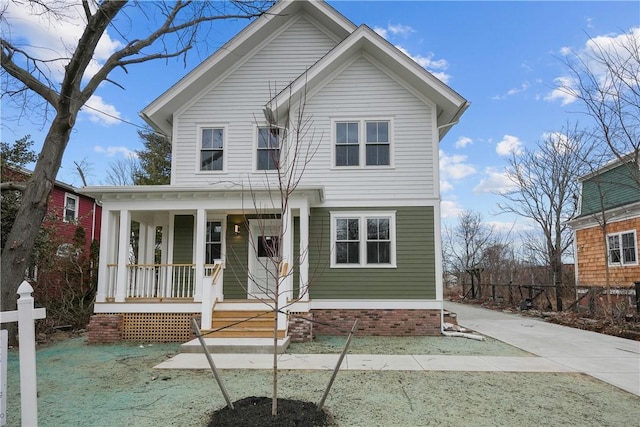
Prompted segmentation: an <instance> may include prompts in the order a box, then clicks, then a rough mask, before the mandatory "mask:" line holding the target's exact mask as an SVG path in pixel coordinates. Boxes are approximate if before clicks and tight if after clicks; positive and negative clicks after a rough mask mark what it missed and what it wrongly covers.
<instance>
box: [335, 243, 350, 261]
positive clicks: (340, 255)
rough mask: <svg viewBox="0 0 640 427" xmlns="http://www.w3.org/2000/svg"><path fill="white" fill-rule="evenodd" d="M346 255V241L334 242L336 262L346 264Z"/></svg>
mask: <svg viewBox="0 0 640 427" xmlns="http://www.w3.org/2000/svg"><path fill="white" fill-rule="evenodd" d="M347 260H348V257H347V242H337V243H336V264H346V263H347Z"/></svg>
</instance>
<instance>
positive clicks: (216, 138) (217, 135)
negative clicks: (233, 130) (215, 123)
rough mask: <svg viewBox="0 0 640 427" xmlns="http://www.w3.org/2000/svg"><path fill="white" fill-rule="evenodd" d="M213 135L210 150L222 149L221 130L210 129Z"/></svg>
mask: <svg viewBox="0 0 640 427" xmlns="http://www.w3.org/2000/svg"><path fill="white" fill-rule="evenodd" d="M212 133H213V142H212V143H213V145H212V148H218V149H222V140H223V130H222V129H212Z"/></svg>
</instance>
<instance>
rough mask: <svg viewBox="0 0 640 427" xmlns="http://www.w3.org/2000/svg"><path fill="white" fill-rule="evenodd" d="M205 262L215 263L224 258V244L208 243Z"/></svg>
mask: <svg viewBox="0 0 640 427" xmlns="http://www.w3.org/2000/svg"><path fill="white" fill-rule="evenodd" d="M205 252H206V253H205V260H204V262H205V264H214V263H215V262H216V260H219V259H220V258H222V255H221V254H222V245H221V244H220V243H207V245H206V247H205Z"/></svg>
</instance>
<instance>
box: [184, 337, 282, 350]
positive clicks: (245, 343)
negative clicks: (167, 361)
mask: <svg viewBox="0 0 640 427" xmlns="http://www.w3.org/2000/svg"><path fill="white" fill-rule="evenodd" d="M289 340H290V338H289V337H284V338H279V339H278V353H280V354H282V353H284V352H285V350H286V349H287V347H288V346H289ZM204 342H205V344H206V346H207V349H208V350H209V353H249V354H261V353H271V352H273V338H204ZM180 348H181V351H182V353H204V350H203V349H202V346H201V345H200V341H199V340H198V339H197V338H196V339H193V340H191V341H189V342H186V343H184V344H182V345H181V346H180Z"/></svg>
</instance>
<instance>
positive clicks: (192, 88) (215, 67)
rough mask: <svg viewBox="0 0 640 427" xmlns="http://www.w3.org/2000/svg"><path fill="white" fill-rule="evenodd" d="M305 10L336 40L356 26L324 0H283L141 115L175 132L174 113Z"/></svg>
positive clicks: (163, 129)
mask: <svg viewBox="0 0 640 427" xmlns="http://www.w3.org/2000/svg"><path fill="white" fill-rule="evenodd" d="M301 12H304V13H306V14H308V15H309V16H311V17H312V18H313V19H315V20H316V21H317V22H319V23H320V24H322V25H324V26H325V27H326V28H327V29H328V30H329V31H330V32H331V33H333V34H335V36H336V42H339V41H340V40H342V39H344V38H346V37H347V36H348V35H349V34H350V33H352V32H353V31H354V30H355V29H356V26H355V24H353V23H352V22H351V21H349V20H348V19H347V18H345V17H344V16H343V15H341V14H340V13H339V12H338V11H337V10H335V9H334V8H332V7H331V6H329V5H328V4H326V3H325V2H324V1H322V0H320V1H318V0H311V1H302V0H281V1H279V2H277V3H276V4H275V5H273V6H272V7H271V8H270V9H269V10H268V11H266V12H265V13H264V14H263V15H262V16H260V17H258V18H257V19H255V20H254V21H253V22H252V23H251V24H249V25H248V26H247V27H245V28H244V29H243V30H242V31H240V32H239V33H238V34H237V35H236V36H234V37H233V38H232V39H231V40H229V41H228V42H227V43H225V45H224V46H222V47H221V48H220V49H218V50H217V51H216V52H215V53H213V54H212V55H211V56H209V57H208V58H207V59H206V60H204V61H203V62H202V63H201V64H200V65H198V66H197V67H196V68H194V69H193V70H192V71H191V72H189V73H188V74H187V75H186V76H184V77H183V78H182V79H180V80H179V81H178V82H177V83H176V84H175V85H173V86H172V87H171V88H169V89H168V90H167V91H166V92H164V93H163V94H162V95H160V96H159V97H158V98H156V99H155V100H154V101H153V102H151V104H149V105H148V106H146V107H145V108H144V109H143V110H142V111H141V112H140V116H141V117H142V118H143V119H144V120H145V121H146V122H147V123H149V124H150V125H151V126H152V127H153V128H154V129H156V130H158V131H160V132H163V133H165V134H166V135H171V127H172V121H173V113H174V112H175V111H177V110H178V109H179V108H180V107H181V106H182V105H184V104H186V103H187V102H188V101H189V100H191V99H193V98H195V97H197V96H198V94H199V93H200V92H201V91H202V90H203V89H204V88H205V87H207V86H208V85H209V84H210V83H211V82H212V81H214V80H215V79H216V78H217V77H218V76H220V75H222V74H224V73H225V72H226V71H228V70H229V69H231V68H232V67H233V66H234V65H235V64H236V63H237V60H238V58H239V57H242V56H244V55H245V54H247V53H248V52H250V51H251V50H252V49H253V48H255V47H256V46H257V45H258V44H259V43H260V42H262V41H263V40H265V39H266V38H268V36H269V35H270V34H272V33H274V32H275V31H276V30H277V29H278V28H280V27H281V26H282V25H283V24H284V23H285V22H286V21H287V20H289V19H291V18H292V17H294V16H295V15H297V14H298V13H301Z"/></svg>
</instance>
